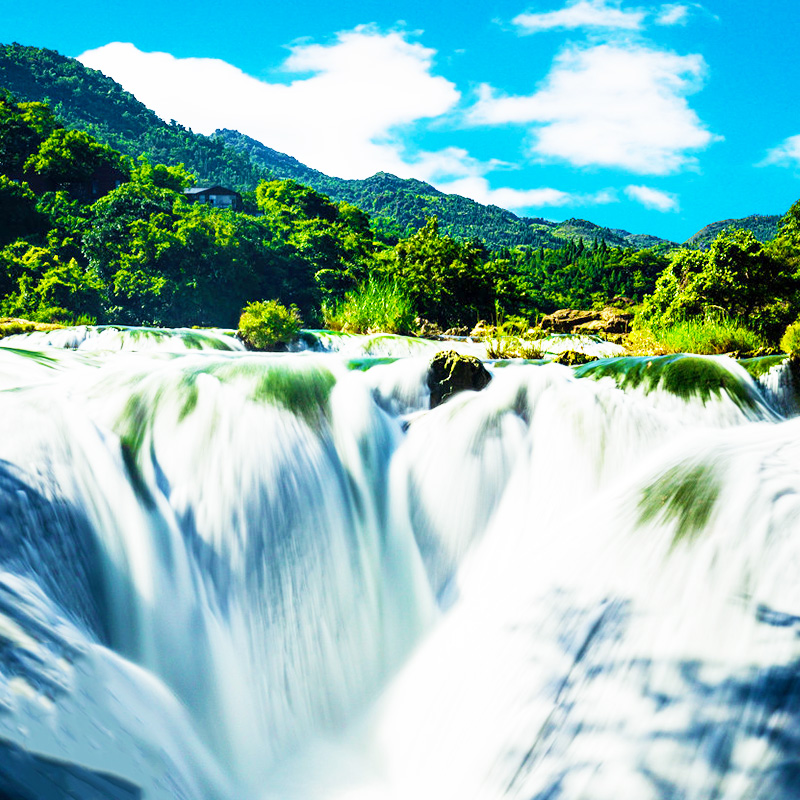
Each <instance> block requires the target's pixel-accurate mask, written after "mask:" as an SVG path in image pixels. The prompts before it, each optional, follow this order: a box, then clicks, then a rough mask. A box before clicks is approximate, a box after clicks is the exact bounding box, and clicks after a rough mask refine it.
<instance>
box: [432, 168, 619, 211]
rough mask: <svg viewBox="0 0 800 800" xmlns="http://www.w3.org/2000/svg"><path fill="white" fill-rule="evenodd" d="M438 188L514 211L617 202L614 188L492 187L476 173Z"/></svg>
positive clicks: (438, 185) (440, 185) (442, 184)
mask: <svg viewBox="0 0 800 800" xmlns="http://www.w3.org/2000/svg"><path fill="white" fill-rule="evenodd" d="M437 188H438V189H439V190H441V191H443V192H447V193H449V194H460V195H462V196H463V197H469V198H471V199H472V200H476V201H477V202H479V203H483V204H485V205H494V206H500V208H507V209H510V210H512V211H519V210H522V209H541V208H557V207H560V206H573V205H577V206H587V205H602V204H606V203H616V202H617V196H616V194H615V193H614V191H613V190H611V189H604V190H602V191H600V192H596V193H594V194H578V193H574V192H563V191H561V190H560V189H553V188H549V187H542V188H538V189H512V188H508V187H505V188H500V189H492V188H491V187H490V185H489V181H488V180H486V178H484V177H481V176H477V175H473V176H470V177H464V178H460V179H458V180H455V181H450V182H448V183H438V184H437Z"/></svg>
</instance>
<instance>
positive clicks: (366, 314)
mask: <svg viewBox="0 0 800 800" xmlns="http://www.w3.org/2000/svg"><path fill="white" fill-rule="evenodd" d="M322 315H323V319H324V321H325V327H326V328H330V329H331V330H334V331H345V332H346V333H403V334H408V333H412V332H413V331H414V327H415V326H414V319H415V314H414V308H413V306H412V303H411V299H410V298H409V297H408V295H407V294H406V293H405V292H404V291H403V289H402V288H401V286H400V284H399V283H398V282H397V281H394V280H392V281H380V280H375V279H370V280H368V281H367V282H366V283H364V284H361V286H359V287H358V288H357V289H355V290H354V291H352V292H348V293H347V294H346V295H345V296H344V300H342V301H340V302H338V303H336V304H335V305H329V304H327V303H326V304H323V306H322Z"/></svg>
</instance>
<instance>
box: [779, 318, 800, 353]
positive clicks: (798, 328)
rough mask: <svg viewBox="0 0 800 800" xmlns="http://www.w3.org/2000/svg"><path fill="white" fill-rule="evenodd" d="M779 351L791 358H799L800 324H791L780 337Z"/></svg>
mask: <svg viewBox="0 0 800 800" xmlns="http://www.w3.org/2000/svg"><path fill="white" fill-rule="evenodd" d="M781 350H783V352H784V353H788V354H789V355H790V356H792V358H800V322H793V323H792V324H791V325H789V326H788V327H787V328H786V332H785V333H784V334H783V336H782V337H781Z"/></svg>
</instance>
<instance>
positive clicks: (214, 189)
mask: <svg viewBox="0 0 800 800" xmlns="http://www.w3.org/2000/svg"><path fill="white" fill-rule="evenodd" d="M183 193H184V194H239V193H238V192H234V191H233V189H226V188H225V187H224V186H196V187H194V188H193V189H184V190H183Z"/></svg>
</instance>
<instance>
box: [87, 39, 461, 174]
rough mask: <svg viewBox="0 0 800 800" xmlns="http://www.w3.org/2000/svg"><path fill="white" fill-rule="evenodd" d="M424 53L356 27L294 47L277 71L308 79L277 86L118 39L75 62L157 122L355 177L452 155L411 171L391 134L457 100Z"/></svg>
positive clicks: (212, 62) (405, 169)
mask: <svg viewBox="0 0 800 800" xmlns="http://www.w3.org/2000/svg"><path fill="white" fill-rule="evenodd" d="M434 55H435V52H434V51H433V50H430V49H428V48H426V47H423V46H422V45H421V44H416V43H413V42H409V41H408V40H407V39H406V38H405V36H404V35H403V34H402V33H398V32H390V33H381V32H379V31H376V30H374V29H372V28H368V27H359V28H356V29H355V30H353V31H348V32H345V33H340V34H339V35H338V36H337V38H336V39H335V41H334V42H333V43H332V44H329V45H319V44H302V45H297V46H295V47H294V48H293V49H292V52H291V55H290V56H289V58H288V59H287V60H286V62H285V64H284V67H285V69H286V70H287V71H289V72H294V73H311V75H310V76H304V77H302V78H298V79H297V80H294V81H291V82H290V83H286V84H281V83H268V82H266V81H262V80H258V79H256V78H253V77H251V76H249V75H246V74H245V73H243V72H242V71H241V70H239V69H237V68H236V67H234V66H231V65H230V64H227V63H225V62H224V61H220V60H217V59H211V58H182V59H179V58H175V57H174V56H172V55H170V54H169V53H144V52H142V51H140V50H138V49H137V48H136V47H134V45H132V44H124V43H121V42H115V43H112V44H108V45H105V46H104V47H100V48H98V49H96V50H90V51H87V52H85V53H83V54H82V55H81V56H79V57H78V58H79V60H80V61H82V62H83V63H84V64H85V65H86V66H87V67H92V68H94V69H99V70H101V71H102V72H104V73H105V74H106V75H109V76H110V77H112V78H114V79H115V80H116V81H118V82H119V83H120V84H122V86H123V87H124V88H125V89H127V90H128V91H130V92H131V93H132V94H133V95H135V96H136V97H137V98H138V99H139V100H141V101H142V102H143V103H144V104H145V105H147V106H149V107H150V108H152V109H153V110H154V111H155V112H156V113H157V114H158V115H159V116H161V117H162V118H163V119H167V120H169V119H175V120H177V121H178V122H180V123H181V124H183V125H185V126H187V127H189V128H191V129H192V130H194V131H196V132H198V133H205V134H210V133H212V132H213V131H214V130H215V129H217V128H223V127H227V128H234V129H236V130H239V131H241V132H242V133H244V134H246V135H248V136H251V137H252V138H254V139H257V140H258V141H261V142H263V143H264V144H266V145H268V146H270V147H272V148H274V149H276V150H279V151H282V152H285V153H289V154H291V155H292V156H294V157H296V158H298V159H299V160H300V161H302V162H304V163H306V164H308V165H309V166H312V167H315V168H316V169H319V170H322V171H323V172H326V173H328V174H330V175H336V176H340V177H348V178H356V177H367V176H369V175H372V174H373V173H375V172H377V171H379V170H385V171H389V172H394V173H396V174H398V175H400V176H402V177H406V176H411V175H412V174H414V175H415V176H416V177H424V172H425V168H426V164H428V163H429V162H430V164H433V162H435V161H436V160H437V158H438V160H439V161H440V162H443V161H446V160H448V159H449V160H450V162H453V163H454V162H455V160H457V159H456V157H455V153H454V152H453V151H445V152H444V153H442V154H439V155H438V156H437V155H436V154H424V155H423V157H422V158H419V159H417V161H418V167H417V168H415V167H414V166H413V165H412V164H410V163H407V161H406V160H405V159H404V158H403V146H402V142H401V141H400V139H399V138H398V135H397V130H398V129H399V128H401V127H402V126H406V125H410V124H412V123H414V122H416V121H418V120H422V119H427V118H431V117H438V116H440V115H442V114H445V113H446V112H448V111H449V110H450V109H451V108H453V106H454V105H455V104H456V103H457V102H458V100H459V98H460V95H459V92H458V91H457V90H456V87H455V85H454V84H453V83H451V82H450V81H448V80H447V79H445V78H443V77H439V76H436V75H434V74H433V73H432V69H433V63H432V62H433V56H434ZM463 169H465V168H464V167H462V171H463Z"/></svg>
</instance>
